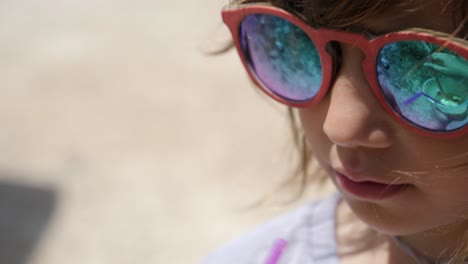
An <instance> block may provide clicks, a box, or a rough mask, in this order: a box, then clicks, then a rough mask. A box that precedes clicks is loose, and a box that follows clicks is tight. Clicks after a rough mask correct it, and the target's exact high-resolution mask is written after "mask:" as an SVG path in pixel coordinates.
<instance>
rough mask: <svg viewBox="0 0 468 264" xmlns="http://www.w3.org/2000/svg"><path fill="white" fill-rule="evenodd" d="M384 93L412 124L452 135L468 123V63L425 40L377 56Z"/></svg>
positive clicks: (396, 45)
mask: <svg viewBox="0 0 468 264" xmlns="http://www.w3.org/2000/svg"><path fill="white" fill-rule="evenodd" d="M377 75H378V80H379V83H380V87H381V89H382V92H383V94H384V96H385V98H386V99H387V102H388V103H389V104H390V105H391V106H392V107H393V109H394V110H395V111H396V112H397V113H399V114H400V115H401V116H402V117H404V118H405V119H406V120H408V121H409V122H411V123H413V124H415V125H417V126H419V127H422V128H424V129H427V130H430V131H439V132H448V131H454V130H457V129H460V128H462V127H464V126H465V125H466V124H467V123H468V116H467V108H468V61H467V60H466V59H464V58H463V57H461V56H459V55H457V54H455V53H454V52H452V51H450V50H448V49H445V48H443V47H441V46H438V45H435V44H431V43H427V42H424V41H400V42H394V43H391V44H388V45H386V46H384V47H383V48H382V49H381V50H380V52H379V54H378V57H377Z"/></svg>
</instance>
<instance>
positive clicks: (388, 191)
mask: <svg viewBox="0 0 468 264" xmlns="http://www.w3.org/2000/svg"><path fill="white" fill-rule="evenodd" d="M335 175H336V180H337V184H338V186H339V187H340V189H342V190H343V191H344V192H347V193H350V194H352V195H354V196H357V197H359V198H363V199H367V200H384V199H387V198H390V197H392V196H394V195H396V194H398V193H400V192H401V191H403V190H405V189H406V188H407V187H409V186H410V185H409V184H396V183H393V182H392V183H385V182H381V181H375V180H373V179H372V178H370V177H364V176H359V177H358V176H349V175H345V174H342V173H340V172H338V171H335ZM370 179H372V180H370Z"/></svg>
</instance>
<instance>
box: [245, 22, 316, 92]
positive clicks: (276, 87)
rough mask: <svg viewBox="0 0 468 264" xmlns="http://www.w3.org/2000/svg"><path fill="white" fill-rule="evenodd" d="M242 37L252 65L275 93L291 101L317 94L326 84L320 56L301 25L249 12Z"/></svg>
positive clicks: (264, 82) (246, 55) (246, 54)
mask: <svg viewBox="0 0 468 264" xmlns="http://www.w3.org/2000/svg"><path fill="white" fill-rule="evenodd" d="M240 39H241V40H240V41H241V45H242V48H243V52H244V55H245V57H246V58H247V61H248V63H249V65H250V67H251V68H252V70H253V72H254V73H255V74H256V76H257V77H258V79H259V80H260V81H261V82H262V83H263V85H264V86H265V87H266V88H267V89H269V90H270V91H271V92H272V93H274V94H276V95H278V96H280V97H282V98H284V99H287V100H290V101H307V100H310V99H312V98H313V97H314V96H316V95H317V93H318V91H319V88H320V85H321V84H322V65H321V61H320V57H319V54H318V52H317V48H316V47H315V45H314V43H313V42H312V41H311V40H310V38H309V37H308V36H307V35H306V34H305V33H304V31H302V30H301V29H300V28H298V27H297V26H295V25H293V24H292V23H290V22H288V21H287V20H284V19H282V18H279V17H276V16H271V15H264V14H255V15H249V16H247V17H246V18H245V19H244V21H243V22H242V24H241V29H240Z"/></svg>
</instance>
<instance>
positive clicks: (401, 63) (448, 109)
mask: <svg viewBox="0 0 468 264" xmlns="http://www.w3.org/2000/svg"><path fill="white" fill-rule="evenodd" d="M222 16H223V20H224V22H225V24H226V25H227V26H228V27H229V30H230V31H231V33H232V37H233V40H234V44H235V46H236V48H237V51H238V53H239V55H240V58H241V60H242V62H243V64H244V66H245V68H246V70H247V72H248V73H249V75H250V77H251V79H252V80H253V81H254V83H255V84H256V85H257V86H258V87H259V88H260V89H262V90H263V91H264V92H265V93H267V94H268V95H269V96H271V97H272V98H274V99H275V100H277V101H279V102H281V103H283V104H286V105H288V106H290V107H299V108H303V107H310V106H312V105H314V104H316V103H318V102H320V100H321V99H322V98H324V96H325V95H326V94H327V92H328V89H329V88H330V86H331V85H332V84H333V80H334V78H335V76H336V74H337V71H338V69H339V64H340V60H341V57H340V50H339V43H346V44H350V45H353V46H354V47H358V48H360V49H361V51H362V52H363V53H364V55H365V58H364V59H363V61H362V65H361V66H362V69H363V71H364V72H365V74H366V78H367V82H368V83H369V86H370V88H371V89H372V92H373V93H374V94H375V97H376V98H377V99H378V101H379V102H380V104H381V105H382V107H383V108H384V109H385V110H386V111H387V112H388V113H389V114H390V115H391V116H392V117H393V118H394V119H395V120H397V121H398V122H399V123H400V124H402V125H403V126H405V127H407V128H409V129H411V130H414V131H417V132H420V133H422V134H424V135H428V136H435V137H443V138H449V137H457V136H461V135H463V134H465V133H466V132H468V126H467V124H468V41H466V40H463V39H460V38H455V37H453V36H450V35H447V34H445V33H439V32H434V31H429V30H424V29H409V30H404V31H397V32H392V33H388V34H385V35H380V36H371V35H370V34H359V33H354V32H349V31H340V30H334V29H329V28H323V27H313V26H311V25H309V24H307V22H305V21H304V20H303V19H301V18H299V17H298V16H295V15H293V14H291V13H288V12H286V11H285V10H282V9H279V8H276V7H274V6H271V5H269V4H259V3H257V4H240V5H231V6H229V7H227V8H225V9H223V11H222Z"/></svg>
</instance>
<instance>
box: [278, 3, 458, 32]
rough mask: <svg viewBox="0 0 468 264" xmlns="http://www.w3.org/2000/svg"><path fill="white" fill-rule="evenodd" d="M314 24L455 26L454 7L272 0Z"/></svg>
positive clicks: (373, 28)
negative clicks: (452, 8) (451, 8)
mask: <svg viewBox="0 0 468 264" xmlns="http://www.w3.org/2000/svg"><path fill="white" fill-rule="evenodd" d="M271 2H272V4H273V5H276V6H279V7H282V8H286V9H289V10H294V11H295V12H296V13H298V14H300V15H301V16H302V17H304V18H305V19H306V20H307V21H310V23H312V24H314V25H322V26H327V27H334V28H353V29H357V30H359V29H362V30H365V31H369V32H371V33H373V34H376V35H378V34H382V33H386V32H392V31H398V30H402V29H407V28H426V29H432V30H436V31H443V32H447V33H449V32H451V31H453V30H454V25H453V24H452V23H453V10H450V9H449V8H447V7H448V6H447V1H441V0H401V1H398V0H391V1H390V0H375V1H368V0H272V1H271Z"/></svg>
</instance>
